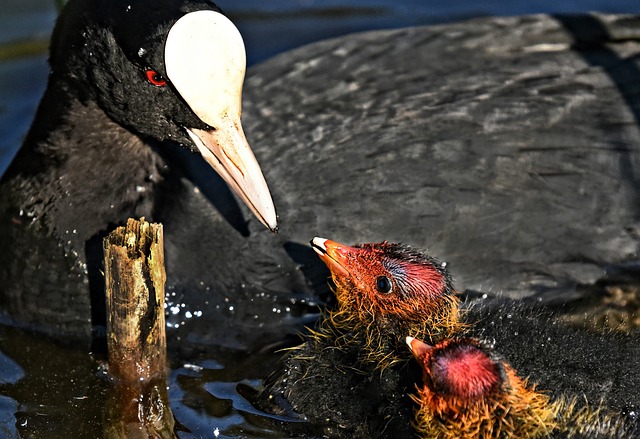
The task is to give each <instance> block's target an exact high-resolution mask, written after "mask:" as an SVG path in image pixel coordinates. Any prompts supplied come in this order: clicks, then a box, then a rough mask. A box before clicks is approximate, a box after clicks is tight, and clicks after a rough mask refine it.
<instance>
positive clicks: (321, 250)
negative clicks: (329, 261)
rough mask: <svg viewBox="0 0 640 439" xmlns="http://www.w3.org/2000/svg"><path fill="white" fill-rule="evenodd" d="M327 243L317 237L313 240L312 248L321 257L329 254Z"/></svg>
mask: <svg viewBox="0 0 640 439" xmlns="http://www.w3.org/2000/svg"><path fill="white" fill-rule="evenodd" d="M326 242H327V240H326V239H324V238H318V237H317V236H316V237H315V238H313V239H312V240H311V248H313V250H315V252H316V253H318V254H319V255H323V254H325V253H326V252H327V246H326V245H325V243H326Z"/></svg>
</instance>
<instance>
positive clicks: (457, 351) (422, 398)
mask: <svg viewBox="0 0 640 439" xmlns="http://www.w3.org/2000/svg"><path fill="white" fill-rule="evenodd" d="M407 344H408V345H409V347H410V348H411V350H412V352H413V354H414V356H415V357H416V359H417V360H418V362H419V364H420V366H421V368H422V371H423V377H422V383H421V384H420V385H418V393H417V395H416V396H415V397H414V400H415V401H416V404H417V408H416V414H415V422H414V425H415V427H416V430H417V431H418V433H419V436H420V437H423V438H430V439H431V438H432V439H444V438H451V439H453V438H458V439H491V438H502V437H517V438H522V439H535V438H540V439H542V438H566V439H578V438H587V437H589V438H594V439H596V438H601V439H604V438H611V439H613V438H622V437H628V438H632V437H638V435H639V434H640V431H639V430H638V426H637V425H636V424H634V422H633V421H631V420H625V419H624V418H622V417H621V416H620V415H618V414H615V413H608V412H607V411H606V410H604V409H602V408H600V407H599V406H598V405H597V404H596V405H595V406H594V405H589V404H588V403H587V404H585V402H584V401H582V400H580V399H579V398H575V397H573V398H572V397H571V396H567V395H562V396H560V397H559V398H557V399H554V400H552V399H551V398H550V397H549V395H548V394H547V393H546V392H544V391H542V390H539V389H537V388H536V386H535V385H534V384H531V383H528V382H527V380H526V379H522V378H520V377H519V376H518V374H517V372H516V371H515V370H514V369H513V368H512V367H511V365H510V364H509V363H508V362H507V361H506V360H505V359H504V358H503V357H502V356H500V355H499V354H498V353H496V351H495V350H494V349H492V348H491V347H490V346H488V345H487V344H486V343H482V342H480V341H478V340H476V339H449V340H444V341H442V342H441V343H439V344H437V345H435V346H430V345H428V344H425V343H423V342H422V341H420V340H416V339H414V338H412V337H407Z"/></svg>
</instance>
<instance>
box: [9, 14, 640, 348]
mask: <svg viewBox="0 0 640 439" xmlns="http://www.w3.org/2000/svg"><path fill="white" fill-rule="evenodd" d="M71 3H76V2H71ZM96 3H100V4H103V3H104V2H96ZM125 3H126V4H125ZM171 3H173V2H168V4H171ZM78 4H80V3H78ZM104 4H105V5H106V3H104ZM109 4H116V3H114V2H110V3H109ZM117 4H119V2H118V3H117ZM123 4H124V8H125V10H126V6H128V5H129V2H123ZM154 5H155V3H154ZM165 7H166V5H165V4H164V3H162V4H160V3H157V7H156V9H157V10H158V11H159V10H161V9H163V8H165ZM146 13H147V14H149V13H148V11H147V12H146ZM158 13H159V12H158ZM154 15H155V14H154ZM151 16H152V15H150V17H151ZM636 20H637V18H636V17H628V16H602V15H588V16H579V17H548V16H532V17H518V18H487V19H480V20H474V21H470V22H465V23H455V24H449V25H443V26H435V27H421V28H411V29H402V30H392V31H381V32H371V33H364V34H358V35H350V36H346V37H342V38H339V39H334V40H331V41H325V42H320V43H317V44H314V45H311V46H306V47H304V48H301V49H298V50H295V51H292V52H289V53H286V54H282V55H280V56H278V57H276V58H274V59H272V60H270V61H267V62H265V63H263V64H261V65H259V66H256V67H254V68H253V69H252V70H250V72H249V75H248V79H247V83H246V86H245V89H244V104H245V105H244V115H243V124H244V126H245V128H246V129H247V133H248V135H249V138H250V140H251V142H252V144H253V147H254V150H255V151H256V154H257V156H258V157H259V159H260V162H261V163H263V164H264V165H267V164H268V165H267V166H264V172H265V176H266V178H267V180H268V181H269V182H271V191H272V194H273V197H274V200H275V204H276V206H278V212H279V218H278V221H279V224H280V233H279V234H278V235H277V236H272V235H271V234H270V233H268V232H266V231H262V230H260V229H259V227H256V226H257V222H249V224H248V225H247V223H246V214H245V212H243V211H242V210H241V209H240V208H238V206H237V203H236V202H235V201H234V200H233V198H232V196H231V195H230V193H229V192H228V191H227V190H226V188H225V185H224V184H223V183H221V182H220V181H219V180H211V169H210V168H209V167H208V165H207V164H206V163H204V161H203V160H202V159H201V158H200V157H199V156H197V155H193V154H189V153H187V152H186V151H181V150H179V149H178V148H175V144H173V142H171V141H170V140H169V141H166V142H157V141H150V140H149V138H147V137H146V136H141V135H139V134H140V133H132V132H131V130H128V129H125V130H124V131H122V129H121V128H119V127H113V124H112V123H113V119H112V118H109V117H106V115H100V117H99V118H98V119H97V120H95V121H92V120H91V119H90V118H89V117H87V118H85V119H82V120H80V119H78V121H77V122H78V123H86V125H88V126H89V128H91V129H92V130H93V132H94V136H93V137H94V138H96V139H98V138H100V137H101V136H102V135H103V133H102V130H103V129H107V131H108V130H109V129H111V128H114V129H115V131H114V132H112V133H111V134H108V135H107V136H106V137H105V139H110V140H109V141H110V142H111V139H115V138H118V139H120V140H119V145H116V146H113V147H112V149H111V151H112V153H113V157H112V161H110V162H109V165H108V166H106V167H100V166H99V165H98V164H96V163H95V162H96V160H90V161H89V157H90V156H87V157H86V159H87V161H89V162H90V165H88V169H87V168H85V169H84V170H80V173H79V174H77V175H75V176H74V174H73V172H78V168H75V167H74V168H73V169H68V168H69V167H70V166H71V162H69V163H68V164H67V167H66V168H65V166H59V167H58V165H55V166H53V168H52V169H49V167H50V164H49V162H48V161H49V160H51V161H52V162H53V163H54V164H55V162H56V160H58V159H56V157H63V156H64V155H65V154H64V151H62V150H60V149H59V148H52V149H48V150H43V149H40V151H41V152H42V154H41V156H40V157H37V156H35V155H34V154H35V152H36V151H37V150H36V149H34V147H33V146H29V147H26V148H24V147H23V149H22V151H21V152H20V153H19V154H18V158H17V159H16V160H17V161H14V164H13V165H12V167H11V168H10V169H9V170H8V171H7V174H6V175H5V176H4V177H3V180H2V184H1V185H0V203H2V209H3V210H2V215H3V219H2V220H3V227H2V228H0V233H2V234H3V235H2V236H1V237H0V238H1V241H2V247H3V249H5V248H6V249H8V250H7V251H3V252H2V254H1V255H0V258H2V259H1V260H0V262H1V263H2V264H1V266H2V267H8V268H7V269H6V270H5V271H2V274H1V276H2V284H3V286H2V287H1V288H2V289H1V290H0V293H1V294H0V307H1V308H2V309H3V311H5V312H4V314H6V315H9V316H13V317H14V318H15V320H18V321H20V320H22V321H23V322H24V321H26V322H27V323H30V324H31V325H40V326H41V327H42V328H43V329H44V330H45V331H47V332H57V333H66V334H71V335H74V334H75V335H79V334H80V335H83V334H86V333H87V332H88V330H89V324H88V322H89V320H90V319H91V315H90V313H89V311H88V310H89V308H91V309H93V308H94V307H93V306H91V301H90V300H89V299H88V297H87V293H86V291H87V288H90V286H91V285H92V284H97V285H98V287H99V284H100V283H101V281H102V279H101V275H100V272H99V269H96V270H94V271H93V275H92V274H91V272H90V273H89V275H86V274H83V270H84V265H83V264H85V263H88V264H94V265H95V259H99V258H100V255H99V253H95V252H92V251H91V248H95V247H96V246H98V247H99V245H98V244H97V241H99V237H100V236H101V235H102V234H104V232H105V231H106V230H108V229H110V228H111V227H112V226H114V225H115V224H117V223H118V222H122V221H124V220H125V219H126V217H129V216H139V215H143V214H144V215H145V216H146V217H147V219H150V220H154V221H161V222H163V224H164V225H165V238H166V240H167V242H168V245H167V247H166V251H167V269H168V284H167V286H168V288H167V289H168V292H169V294H175V297H176V298H180V302H181V303H184V305H185V307H186V308H185V309H188V310H190V311H198V310H202V311H203V318H201V319H191V320H189V321H187V322H186V324H185V326H184V330H185V331H188V332H189V333H190V334H193V337H191V339H192V340H203V341H205V343H208V342H209V341H211V340H212V339H214V340H217V341H218V342H222V343H224V341H225V340H226V338H225V340H219V337H218V336H217V334H218V332H217V331H215V330H214V329H212V328H214V327H215V324H214V325H212V323H215V322H218V321H220V319H218V318H217V317H218V316H219V315H220V313H219V312H218V308H223V309H225V308H226V311H225V313H223V315H224V316H226V315H231V314H233V316H232V318H233V320H234V321H236V322H240V324H241V325H245V324H247V323H246V322H247V321H248V320H249V319H244V318H238V316H245V315H246V316H250V317H251V318H253V316H258V320H259V321H260V322H261V324H262V323H264V324H265V325H266V326H264V327H265V328H266V327H268V326H269V325H272V326H278V325H279V324H280V322H281V321H282V319H274V318H271V317H270V316H269V315H270V314H272V313H271V309H272V308H273V306H272V303H271V301H275V302H279V301H285V302H290V301H291V300H295V301H296V302H297V303H300V301H299V300H298V298H304V300H305V301H307V302H308V299H309V296H310V294H312V293H316V292H321V293H326V292H327V289H326V284H325V278H326V270H325V269H324V267H323V266H322V264H321V263H319V262H318V261H317V260H316V259H315V258H314V257H313V255H312V254H310V253H309V250H308V249H307V248H306V247H305V246H304V245H303V244H302V243H305V242H306V240H307V239H308V236H309V234H310V233H312V232H313V231H314V230H315V231H317V232H318V233H321V232H323V231H329V232H330V233H333V234H335V236H339V237H340V239H341V240H343V241H354V242H362V241H375V240H382V239H390V240H397V241H405V242H411V243H413V244H414V245H417V246H421V247H427V246H428V247H429V249H430V251H432V252H434V253H437V254H439V255H443V256H445V257H446V261H447V262H448V264H449V266H450V267H453V270H454V272H455V273H456V279H457V286H458V288H459V289H460V290H463V291H464V290H467V289H471V290H474V291H480V292H486V293H490V294H491V293H493V294H495V295H507V296H510V297H514V298H519V297H523V296H532V295H537V296H539V297H541V299H542V300H543V301H546V300H548V299H550V298H552V299H553V300H555V301H557V302H567V301H571V300H573V299H575V298H576V297H581V295H582V294H583V287H587V289H589V287H600V286H601V285H603V284H606V283H607V282H613V281H616V282H617V281H622V282H637V279H638V269H637V252H638V247H639V242H640V241H639V240H638V236H639V235H638V227H639V226H638V215H637V212H636V211H637V206H638V203H637V199H638V196H637V187H638V185H637V169H638V168H640V166H639V163H640V159H639V157H638V155H639V154H638V145H640V141H639V140H640V133H639V132H638V129H637V125H638V124H637V120H638V116H637V111H636V110H635V109H636V108H637V107H638V98H637V93H634V87H635V86H636V85H637V83H638V79H637V78H638V77H639V75H638V74H637V72H638V70H639V68H638V63H637V59H638V58H637V56H635V55H637V54H638V53H640V44H639V43H638V40H639V38H638V35H637V31H636V30H635V29H637V26H634V23H635V22H636ZM147 21H151V20H147V19H146V17H145V20H143V22H147ZM143 32H144V30H143V29H142V28H141V29H140V34H142V33H143ZM62 36H63V35H60V37H62ZM138 49H139V48H137V47H136V48H134V50H133V51H134V52H135V51H137V50H138ZM88 57H89V56H88V55H87V56H86V58H88ZM147 85H148V84H147ZM47 93H50V94H51V93H55V94H56V96H58V94H59V93H60V90H57V91H56V89H53V90H50V91H48V92H47ZM126 95H127V97H129V96H130V95H131V96H135V95H136V93H134V92H133V91H129V90H127V93H126ZM56 99H58V98H56ZM86 104H87V102H84V101H81V102H76V103H75V104H74V105H75V106H80V107H81V108H87V110H86V111H87V112H88V113H92V112H93V109H92V108H91V105H89V106H87V105H86ZM92 105H94V106H95V105H97V104H92ZM66 108H67V109H68V108H69V107H66ZM45 116H46V117H45ZM67 116H68V115H67V114H66V112H65V111H61V110H60V108H58V107H57V106H55V105H50V106H45V105H44V104H43V106H42V107H41V110H40V112H39V114H38V118H37V119H36V123H37V124H42V132H41V133H40V135H39V137H40V136H42V135H43V134H42V133H44V132H45V131H48V130H50V129H52V130H54V131H55V129H56V127H58V126H59V122H60V121H61V120H63V119H64V118H65V117H67ZM116 125H120V124H116ZM109 127H111V128H109ZM82 128H83V129H84V128H85V127H82ZM94 128H95V129H94ZM32 132H33V130H32ZM67 134H69V133H68V132H63V133H61V134H60V135H67ZM29 138H30V139H32V140H36V138H35V137H33V135H32V134H30V135H29ZM85 140H86V139H83V142H84V141H85ZM188 142H190V139H184V143H185V144H187V143H188ZM30 143H32V142H31V140H28V141H27V143H25V145H28V144H30ZM148 143H151V144H153V146H151V147H148V146H146V145H147V144H148ZM118 148H123V149H127V150H128V151H126V152H125V151H124V150H121V151H119V150H118ZM54 150H55V153H54ZM131 150H132V151H133V152H131ZM29 151H31V152H29ZM96 154H101V153H99V152H97V151H96ZM125 154H126V155H125ZM129 154H131V155H129ZM101 158H102V157H98V159H101ZM98 161H99V162H100V163H102V162H101V161H100V160H98ZM136 163H137V164H139V165H140V166H137V165H136ZM29 167H31V168H32V172H31V174H29V173H25V172H24V171H25V170H26V169H28V168H29ZM20 168H22V169H20ZM132 168H135V171H134V173H135V175H134V176H130V175H129V174H128V173H129V172H130V171H131V169H132ZM98 169H103V170H105V172H108V173H109V174H111V177H112V178H111V181H116V182H118V184H115V183H110V184H109V185H108V186H109V189H108V190H97V189H95V188H94V187H93V186H95V185H98V184H99V183H100V181H102V180H103V177H102V176H101V175H102V174H100V173H98V172H94V171H96V170H98ZM43 170H44V171H43ZM74 170H75V171H74ZM41 171H42V172H43V173H42V174H41V173H40V172H41ZM69 172H71V174H69ZM82 172H86V173H87V174H89V175H91V176H93V177H94V178H93V179H88V180H87V179H85V178H80V176H81V173H82ZM36 174H37V175H39V177H38V176H36ZM63 174H64V176H63ZM98 176H100V177H99V178H98ZM60 178H62V183H64V181H65V179H67V181H68V182H70V181H73V187H72V188H68V187H67V189H70V190H71V192H70V194H72V195H73V196H72V197H67V198H66V199H64V198H62V197H59V198H56V197H58V195H59V194H60V192H59V191H58V192H55V191H54V189H55V188H56V187H60V182H61V180H60ZM214 178H215V177H214ZM77 180H82V181H81V182H80V183H78V182H77ZM56 182H57V183H56ZM56 184H57V185H58V186H56ZM112 184H113V186H114V187H113V188H111V187H110V185H112ZM11 185H15V186H14V187H17V188H18V189H17V192H15V191H14V192H13V194H8V190H7V188H8V187H9V186H11ZM27 189H28V190H27ZM63 189H64V188H63ZM12 190H13V189H12ZM55 190H56V191H57V190H58V189H55ZM39 194H42V197H41V198H42V199H47V200H51V195H52V194H53V195H55V196H56V197H54V198H56V199H55V200H54V202H53V203H47V204H44V203H42V201H41V200H40V198H35V197H36V195H37V196H38V197H39V196H40V195H39ZM16 197H17V198H18V199H16ZM76 197H78V198H77V199H78V201H76ZM32 198H33V200H31V199H32ZM87 199H88V200H90V202H85V201H84V200H87ZM103 200H104V201H103ZM111 200H114V201H115V202H114V203H112V202H111ZM53 205H55V206H57V207H56V209H55V212H56V214H55V215H54V211H53V210H48V211H47V218H43V217H42V216H38V215H37V214H38V213H40V212H42V211H44V210H45V209H46V208H48V207H49V206H53ZM69 205H71V208H69ZM112 205H113V206H114V207H113V208H112V207H111V206H112ZM5 206H8V207H5ZM89 212H96V216H95V218H94V219H89V218H88V214H89ZM21 213H22V216H21V215H20V214H21ZM54 217H55V218H54ZM34 218H35V221H34ZM7 224H9V225H12V226H11V227H8V226H7V227H4V226H5V225H7ZM15 224H19V225H17V226H16V225H15ZM27 224H29V226H28V227H27ZM74 230H75V233H74ZM14 231H15V233H14ZM67 231H68V233H67ZM34 234H35V236H32V235H34ZM80 234H82V235H83V236H81V237H80V236H76V237H73V236H74V235H80ZM67 235H70V236H71V238H68V237H67ZM69 241H71V242H74V241H75V242H77V244H74V245H73V247H71V248H67V247H66V246H67V243H68V242H69ZM5 242H6V243H7V244H6V245H5ZM59 246H62V247H59ZM59 248H62V250H59ZM29 249H34V251H31V250H29ZM36 250H37V251H36ZM73 252H76V253H78V255H80V256H79V257H78V258H75V257H71V258H68V257H65V256H64V255H65V253H66V254H71V255H73V254H74V253H73ZM83 253H87V254H92V255H93V256H92V257H91V258H88V257H87V258H83V256H82V255H83ZM20 261H22V262H20ZM51 261H58V262H54V263H51ZM78 267H79V268H78ZM0 271H1V270H0ZM22 273H25V275H24V276H23V274H22ZM94 280H95V281H94ZM262 294H264V295H265V296H267V297H268V300H267V301H266V302H269V303H267V304H266V305H265V306H258V305H256V299H255V298H256V297H262V296H261V295H262ZM292 295H293V298H292V297H291V296H292ZM96 297H98V296H96ZM99 300H100V299H99V297H98V298H97V301H98V302H99ZM278 305H279V303H278ZM231 306H233V311H229V307H231ZM258 308H260V309H258ZM280 308H281V309H282V310H283V312H286V311H284V310H285V309H286V306H282V307H279V306H278V309H280ZM241 309H242V311H239V310H241ZM264 310H266V311H267V312H266V313H264V312H262V311H264ZM299 311H300V310H297V311H296V312H299ZM306 311H307V309H303V311H302V312H306ZM281 316H282V315H281V314H278V315H276V316H275V317H281ZM181 320H182V321H184V319H181ZM261 327H263V326H261ZM253 333H255V331H253V330H250V331H247V332H246V333H244V334H243V335H242V336H240V337H238V339H242V338H244V339H246V338H247V337H250V336H251V334H253Z"/></svg>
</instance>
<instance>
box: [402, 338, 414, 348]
mask: <svg viewBox="0 0 640 439" xmlns="http://www.w3.org/2000/svg"><path fill="white" fill-rule="evenodd" d="M413 340H415V338H413V337H411V336H407V338H405V339H404V341H405V342H406V343H407V346H409V349H411V343H412V342H413Z"/></svg>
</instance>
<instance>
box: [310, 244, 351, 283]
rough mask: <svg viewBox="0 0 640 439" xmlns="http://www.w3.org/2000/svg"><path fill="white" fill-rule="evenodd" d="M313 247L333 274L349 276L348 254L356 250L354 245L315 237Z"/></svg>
mask: <svg viewBox="0 0 640 439" xmlns="http://www.w3.org/2000/svg"><path fill="white" fill-rule="evenodd" d="M311 247H312V248H313V249H314V250H315V252H316V253H317V254H318V256H320V259H322V262H324V263H325V264H326V265H327V267H328V268H329V270H330V271H331V274H332V275H333V276H349V275H350V274H349V270H348V269H347V256H348V255H349V253H352V252H353V251H354V250H356V249H355V248H354V247H350V246H348V245H344V244H340V243H338V242H335V241H331V240H329V239H325V238H318V237H316V238H313V239H312V240H311Z"/></svg>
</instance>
